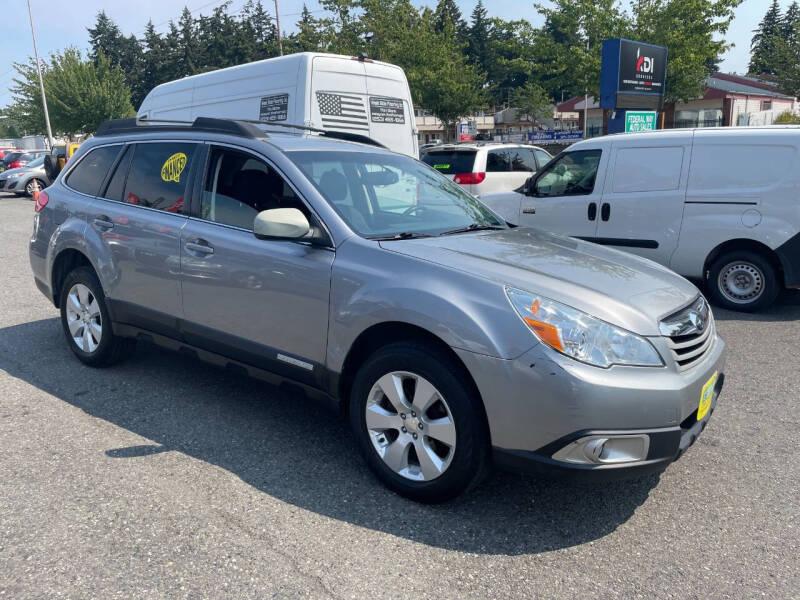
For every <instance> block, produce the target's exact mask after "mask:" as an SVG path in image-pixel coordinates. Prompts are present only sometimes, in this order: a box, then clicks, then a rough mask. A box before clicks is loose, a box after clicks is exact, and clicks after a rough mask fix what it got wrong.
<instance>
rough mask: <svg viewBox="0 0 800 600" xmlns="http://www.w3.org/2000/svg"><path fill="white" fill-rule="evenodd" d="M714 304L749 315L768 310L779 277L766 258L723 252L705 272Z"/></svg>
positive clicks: (737, 252) (756, 255)
mask: <svg viewBox="0 0 800 600" xmlns="http://www.w3.org/2000/svg"><path fill="white" fill-rule="evenodd" d="M707 283H708V293H709V296H710V297H711V299H712V301H713V302H714V304H716V305H717V306H721V307H722V308H727V309H728V310H738V311H744V312H752V311H756V310H760V309H762V308H766V307H767V306H770V305H771V304H772V303H773V302H775V299H776V298H777V297H778V294H779V293H780V291H781V282H780V275H779V274H778V270H777V269H776V268H775V265H773V264H772V262H770V261H769V260H768V259H767V258H765V257H764V256H762V255H761V254H758V253H757V252H753V251H751V250H735V251H732V252H726V253H725V254H723V255H722V256H720V257H719V258H717V259H716V260H715V261H714V262H713V263H712V265H711V267H710V269H709V270H708V282H707Z"/></svg>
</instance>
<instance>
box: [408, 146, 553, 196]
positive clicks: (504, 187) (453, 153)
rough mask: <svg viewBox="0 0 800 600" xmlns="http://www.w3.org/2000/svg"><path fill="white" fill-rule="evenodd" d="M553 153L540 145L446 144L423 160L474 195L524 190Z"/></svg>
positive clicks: (423, 157) (432, 151)
mask: <svg viewBox="0 0 800 600" xmlns="http://www.w3.org/2000/svg"><path fill="white" fill-rule="evenodd" d="M551 158H552V156H550V154H549V153H548V152H547V151H546V150H544V149H542V148H539V147H538V146H526V145H523V144H503V143H491V142H467V143H462V144H446V145H444V146H439V147H438V148H436V149H433V150H429V151H428V152H426V153H425V154H424V155H423V156H422V157H421V160H422V161H423V162H425V163H427V164H429V165H430V166H432V167H433V168H434V169H436V170H437V171H439V173H441V174H442V175H445V176H447V178H448V179H452V180H453V181H455V182H456V183H457V184H459V185H461V186H462V187H463V188H464V189H466V190H467V191H468V192H470V193H471V194H472V195H474V196H478V197H481V196H483V194H487V193H489V192H498V191H511V190H516V189H521V188H522V185H523V184H524V183H525V181H526V180H527V179H528V178H529V177H530V176H531V175H532V174H533V173H535V172H536V171H537V170H539V169H540V168H541V167H542V166H543V165H545V164H546V163H547V162H548V161H549V160H550V159H551Z"/></svg>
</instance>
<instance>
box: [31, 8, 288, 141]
mask: <svg viewBox="0 0 800 600" xmlns="http://www.w3.org/2000/svg"><path fill="white" fill-rule="evenodd" d="M275 1H276V2H277V1H278V0H275ZM28 17H30V20H31V37H32V38H33V53H34V54H35V55H36V72H37V73H39V89H40V90H41V91H42V108H43V109H44V124H45V125H46V126H47V142H48V143H49V144H50V148H52V147H53V130H52V129H50V114H49V113H48V112H47V97H46V96H45V95H44V80H43V79H42V64H41V62H40V61H39V48H38V47H37V46H36V31H35V29H34V27H33V11H32V10H31V0H28Z"/></svg>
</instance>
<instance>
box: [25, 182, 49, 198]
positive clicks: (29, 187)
mask: <svg viewBox="0 0 800 600" xmlns="http://www.w3.org/2000/svg"><path fill="white" fill-rule="evenodd" d="M45 187H47V186H46V185H45V183H44V181H42V180H41V179H36V178H34V179H31V180H30V181H29V182H28V183H26V184H25V194H26V195H27V196H33V192H34V191H36V189H38V190H39V191H40V192H41V191H42V190H43V189H44V188H45Z"/></svg>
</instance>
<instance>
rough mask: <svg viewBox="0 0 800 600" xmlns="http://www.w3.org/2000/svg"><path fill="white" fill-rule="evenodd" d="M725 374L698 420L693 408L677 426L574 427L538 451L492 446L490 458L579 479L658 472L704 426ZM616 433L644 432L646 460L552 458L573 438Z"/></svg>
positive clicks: (509, 467) (507, 467)
mask: <svg viewBox="0 0 800 600" xmlns="http://www.w3.org/2000/svg"><path fill="white" fill-rule="evenodd" d="M724 381H725V376H724V375H723V374H720V376H719V379H717V384H716V386H715V388H714V398H713V400H712V403H711V407H710V408H709V410H708V413H707V414H706V415H705V416H704V417H703V418H702V419H701V420H699V421H698V420H697V418H696V414H697V413H696V411H695V413H693V414H691V415H689V417H687V418H686V419H684V421H683V422H682V423H681V425H680V426H678V427H666V428H661V429H645V430H629V429H625V430H615V431H576V432H575V433H573V434H570V435H567V436H565V437H563V438H561V439H559V440H556V441H555V442H553V443H551V444H548V445H547V446H545V447H543V448H540V449H539V450H537V451H526V450H507V449H504V448H497V447H495V448H493V460H494V463H495V465H496V466H497V467H499V468H501V469H505V470H511V471H518V472H527V473H534V474H537V475H544V476H547V477H551V478H554V479H562V480H582V481H613V480H617V479H629V478H634V477H642V476H644V475H649V474H651V473H658V472H661V471H663V470H664V469H666V468H667V466H668V465H669V464H670V463H671V462H673V461H675V460H677V459H678V458H680V457H681V456H682V455H683V453H684V452H685V451H686V450H687V449H688V448H689V446H691V445H692V444H694V443H695V441H696V440H697V438H698V436H699V435H700V433H701V432H702V431H703V430H704V429H705V428H706V425H707V424H708V420H709V419H710V418H711V415H712V413H713V412H714V409H715V408H716V406H717V399H718V398H719V394H720V392H721V391H722V386H723V383H724ZM615 435H626V436H629V435H646V436H647V437H648V438H649V441H650V444H649V448H648V453H647V457H646V458H645V460H642V461H637V462H631V463H619V464H602V465H587V464H576V463H567V462H563V461H559V460H555V459H553V458H552V456H553V454H555V453H556V452H558V451H559V450H560V449H562V448H564V447H566V446H568V445H569V444H570V443H572V442H573V441H574V440H577V439H581V438H585V437H589V436H607V437H613V436H615Z"/></svg>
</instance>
